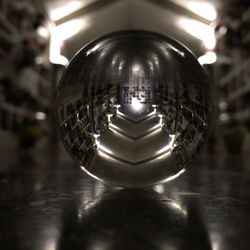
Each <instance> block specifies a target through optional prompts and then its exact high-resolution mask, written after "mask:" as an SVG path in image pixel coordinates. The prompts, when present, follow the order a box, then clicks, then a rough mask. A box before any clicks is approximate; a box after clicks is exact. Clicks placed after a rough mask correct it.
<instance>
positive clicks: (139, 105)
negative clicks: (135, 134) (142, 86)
mask: <svg viewBox="0 0 250 250" xmlns="http://www.w3.org/2000/svg"><path fill="white" fill-rule="evenodd" d="M131 105H132V108H133V109H134V110H135V111H140V110H141V109H142V107H143V104H142V103H140V100H138V99H137V98H136V97H132V102H131Z"/></svg>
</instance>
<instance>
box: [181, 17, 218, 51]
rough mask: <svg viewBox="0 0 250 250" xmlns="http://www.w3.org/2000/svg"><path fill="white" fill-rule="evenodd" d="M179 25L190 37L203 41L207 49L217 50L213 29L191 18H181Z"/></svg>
mask: <svg viewBox="0 0 250 250" xmlns="http://www.w3.org/2000/svg"><path fill="white" fill-rule="evenodd" d="M178 25H179V26H180V28H183V29H184V30H185V31H186V32H188V33H189V34H190V35H192V36H194V37H196V38H198V39H199V40H201V41H202V42H203V44H204V46H205V47H206V48H207V49H210V50H212V49H214V48H215V45H216V39H215V34H214V28H213V27H211V26H209V25H207V24H204V23H202V22H199V21H196V20H192V19H189V18H180V19H179V22H178Z"/></svg>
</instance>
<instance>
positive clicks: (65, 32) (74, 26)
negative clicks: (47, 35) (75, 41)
mask: <svg viewBox="0 0 250 250" xmlns="http://www.w3.org/2000/svg"><path fill="white" fill-rule="evenodd" d="M85 27H86V22H85V21H84V19H75V20H71V21H69V22H66V23H63V24H60V25H58V26H56V27H55V28H54V30H53V33H54V34H55V35H57V36H59V37H60V38H61V40H62V41H64V40H66V39H68V38H70V37H72V36H74V35H76V34H77V33H78V32H79V31H80V30H81V29H83V28H85Z"/></svg>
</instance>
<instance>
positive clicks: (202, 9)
mask: <svg viewBox="0 0 250 250" xmlns="http://www.w3.org/2000/svg"><path fill="white" fill-rule="evenodd" d="M187 8H188V9H190V10H191V11H192V12H194V13H196V14H197V15H199V16H201V17H204V18H206V19H207V20H209V21H214V20H215V19H216V18H217V11H216V9H215V7H214V5H213V4H211V3H206V2H198V1H190V2H189V1H187Z"/></svg>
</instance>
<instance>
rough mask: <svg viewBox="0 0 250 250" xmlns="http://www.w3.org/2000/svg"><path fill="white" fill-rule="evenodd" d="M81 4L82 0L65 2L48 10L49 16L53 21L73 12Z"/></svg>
mask: <svg viewBox="0 0 250 250" xmlns="http://www.w3.org/2000/svg"><path fill="white" fill-rule="evenodd" d="M82 6H83V1H69V2H68V3H67V2H65V3H64V4H63V6H62V7H60V8H57V9H55V10H52V11H50V13H49V16H50V18H51V19H52V20H53V21H57V20H59V19H61V18H63V17H65V16H68V15H69V14H71V13H73V12H75V11H76V10H78V9H80V8H81V7H82Z"/></svg>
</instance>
